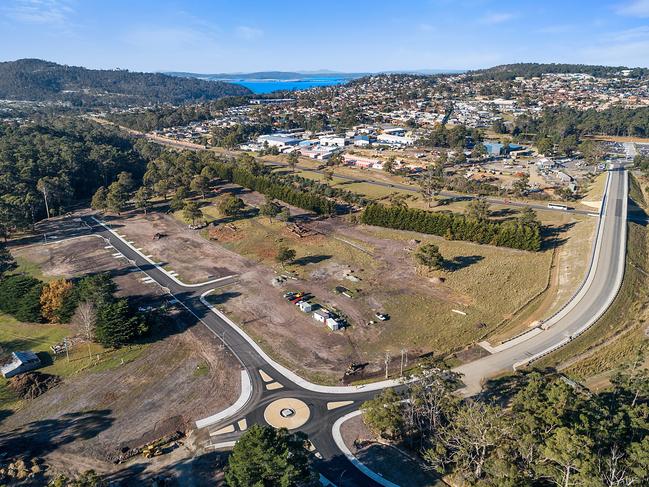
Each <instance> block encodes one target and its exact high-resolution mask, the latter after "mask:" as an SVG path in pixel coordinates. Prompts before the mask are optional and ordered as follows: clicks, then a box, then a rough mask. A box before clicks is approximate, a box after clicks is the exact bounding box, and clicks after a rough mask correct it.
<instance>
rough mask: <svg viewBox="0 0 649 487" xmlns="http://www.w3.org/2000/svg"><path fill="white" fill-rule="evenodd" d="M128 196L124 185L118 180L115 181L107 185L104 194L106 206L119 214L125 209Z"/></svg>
mask: <svg viewBox="0 0 649 487" xmlns="http://www.w3.org/2000/svg"><path fill="white" fill-rule="evenodd" d="M128 196H129V195H128V192H127V191H126V187H125V186H124V185H123V184H122V183H120V182H119V181H115V182H114V183H112V184H111V185H110V186H109V187H108V194H107V195H106V206H107V208H108V209H109V210H112V211H114V212H115V213H117V214H118V215H119V214H120V213H121V212H122V211H124V210H125V209H126V203H127V202H128Z"/></svg>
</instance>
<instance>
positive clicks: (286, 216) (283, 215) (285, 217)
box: [277, 206, 291, 222]
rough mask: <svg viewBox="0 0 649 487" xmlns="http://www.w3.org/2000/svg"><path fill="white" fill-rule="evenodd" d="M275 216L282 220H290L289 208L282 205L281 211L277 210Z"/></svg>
mask: <svg viewBox="0 0 649 487" xmlns="http://www.w3.org/2000/svg"><path fill="white" fill-rule="evenodd" d="M277 218H278V219H279V220H281V221H283V222H288V221H290V220H291V210H289V209H288V207H286V206H284V207H283V208H282V211H280V212H279V214H278V215H277Z"/></svg>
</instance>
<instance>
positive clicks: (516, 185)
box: [512, 175, 530, 196]
mask: <svg viewBox="0 0 649 487" xmlns="http://www.w3.org/2000/svg"><path fill="white" fill-rule="evenodd" d="M529 183H530V177H529V176H528V175H523V176H521V177H520V178H518V179H516V180H515V181H514V182H513V183H512V191H514V193H516V194H517V195H518V196H524V195H525V194H526V193H527V186H528V185H529Z"/></svg>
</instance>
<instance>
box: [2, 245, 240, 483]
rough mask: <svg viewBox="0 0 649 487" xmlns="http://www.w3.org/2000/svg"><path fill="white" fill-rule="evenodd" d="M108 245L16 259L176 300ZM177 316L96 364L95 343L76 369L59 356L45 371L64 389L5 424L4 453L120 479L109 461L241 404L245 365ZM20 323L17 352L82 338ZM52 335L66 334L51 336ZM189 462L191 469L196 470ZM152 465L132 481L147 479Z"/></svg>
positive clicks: (51, 249) (76, 360)
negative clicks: (105, 276) (100, 276)
mask: <svg viewBox="0 0 649 487" xmlns="http://www.w3.org/2000/svg"><path fill="white" fill-rule="evenodd" d="M104 246H105V244H104V242H103V240H101V239H98V238H94V237H86V238H82V239H75V240H70V241H64V242H60V243H56V244H52V245H48V246H43V245H33V246H29V247H22V248H12V249H11V251H12V253H14V254H15V255H17V256H19V257H20V258H21V259H22V260H24V261H25V262H30V263H31V264H32V265H34V266H37V267H38V268H39V269H40V270H41V272H42V274H43V275H44V276H52V277H66V278H71V277H75V276H81V275H85V274H88V273H92V272H103V271H110V272H111V273H112V274H113V275H114V280H115V282H116V283H117V285H118V295H120V296H127V295H128V296H137V297H138V299H140V300H141V301H142V304H145V303H147V304H155V303H159V302H161V301H164V300H167V299H168V297H167V296H166V295H164V293H163V292H162V291H161V290H160V289H159V287H158V286H157V285H155V284H144V283H142V281H141V279H142V278H143V277H145V276H144V274H142V273H141V272H130V271H129V270H128V269H127V267H126V262H125V260H124V259H116V258H114V257H113V256H112V253H113V252H114V251H113V250H111V249H105V248H104ZM171 317H172V319H171V320H170V323H169V324H168V325H166V326H164V327H162V328H160V329H156V330H152V332H151V334H150V336H148V337H146V338H145V339H143V340H142V341H141V342H140V343H137V344H135V345H134V346H132V347H125V348H123V349H121V350H119V351H117V352H112V351H106V350H103V349H101V347H99V346H97V345H93V349H92V350H93V362H92V363H90V362H89V359H88V354H87V349H86V347H85V344H80V345H79V346H78V348H74V347H73V349H72V351H71V354H70V361H69V362H68V361H66V359H65V357H59V358H57V359H56V360H54V362H53V364H52V365H50V366H48V367H45V368H43V369H42V371H43V372H47V373H53V374H57V375H61V376H62V377H63V382H62V383H61V384H60V385H58V386H56V387H55V388H53V389H51V390H50V391H48V392H47V393H45V394H43V395H41V396H39V397H37V398H36V399H34V400H32V401H30V402H22V403H19V404H18V408H17V410H15V411H13V412H12V411H7V412H6V414H7V415H6V417H4V418H0V420H1V421H2V422H1V423H0V445H1V447H0V448H1V449H2V451H3V452H7V454H8V455H12V454H15V453H27V452H29V453H31V454H32V455H35V456H39V457H44V458H46V462H47V463H49V464H50V465H52V466H53V468H55V469H58V470H62V471H69V472H72V473H74V472H75V470H84V469H87V468H95V469H97V470H98V471H101V472H104V473H110V472H116V471H120V470H123V469H124V466H120V467H117V466H115V465H113V464H112V463H110V462H109V461H108V460H110V459H112V458H114V457H115V456H116V455H117V454H118V453H119V451H120V450H121V449H122V448H132V447H138V446H141V445H142V444H144V443H146V442H148V441H152V440H155V439H157V438H159V437H161V436H163V435H165V434H168V433H170V432H173V431H176V430H182V431H185V430H189V429H191V428H192V427H193V422H194V421H195V420H197V419H200V418H202V417H205V416H207V415H210V414H214V413H215V412H216V411H219V410H222V409H224V408H225V407H227V406H229V405H230V404H232V403H233V402H234V401H235V400H236V398H237V397H238V395H239V390H240V384H239V382H240V372H239V370H240V365H239V363H238V362H237V361H236V359H235V358H234V357H233V356H232V355H231V354H230V353H229V352H228V351H227V350H226V349H224V348H223V347H222V346H220V343H219V342H218V341H217V340H216V339H215V337H214V336H213V335H212V334H211V332H209V330H207V329H206V328H205V327H203V326H202V325H200V324H197V323H196V320H195V319H194V318H193V317H192V316H190V315H189V314H188V313H185V312H183V311H181V310H172V311H171ZM0 320H2V318H1V317H0ZM8 325H9V323H8ZM10 325H11V331H12V333H13V335H12V339H13V343H14V344H15V343H16V340H18V339H20V340H23V341H22V342H21V343H23V344H24V345H25V346H31V345H33V346H34V347H36V348H35V349H36V350H39V351H45V350H48V348H49V345H51V344H53V343H55V342H56V341H58V340H59V339H60V337H61V336H65V335H68V336H72V335H74V331H73V330H72V329H70V328H69V327H68V326H67V325H30V324H20V323H16V322H12V323H10ZM32 326H34V327H35V329H34V330H33V331H34V332H37V333H39V335H38V337H36V338H37V340H35V341H32V337H31V336H30V335H31V334H32V330H30V327H32ZM49 328H51V330H53V331H56V333H50V332H49V331H45V330H46V329H49ZM2 336H4V335H2ZM16 337H18V338H16ZM50 342H52V343H50ZM34 347H32V348H34ZM200 446H201V443H200V442H196V443H192V442H188V443H186V446H183V447H182V448H181V449H178V451H175V452H174V453H173V456H169V457H168V456H163V457H160V458H159V459H156V460H154V461H152V462H153V463H154V464H155V463H156V462H157V464H162V465H163V466H164V465H165V464H166V463H169V462H172V463H173V462H179V461H180V460H181V459H183V458H184V459H187V458H191V457H192V456H193V455H194V454H195V453H196V451H197V450H199V449H200ZM183 462H184V463H183ZM183 462H181V464H182V465H184V466H183V467H182V469H181V470H183V469H184V470H185V471H186V470H187V469H193V468H194V467H192V466H191V465H190V464H186V465H185V463H186V460H185V461H183ZM150 463H151V462H149V461H147V462H145V463H144V464H143V465H140V467H138V468H136V469H135V470H133V471H131V472H130V473H129V474H128V475H127V476H133V475H135V473H137V474H138V475H140V474H144V473H145V472H147V471H148V469H150V468H151V465H149V464H150ZM161 468H162V467H161ZM165 468H167V467H166V466H165ZM174 468H176V467H174ZM172 470H173V469H172ZM211 471H213V469H211ZM120 475H121V476H125V475H126V474H125V473H124V472H122V473H121V474H120ZM147 475H148V474H147ZM208 484H209V482H208ZM134 485H137V483H136V484H134Z"/></svg>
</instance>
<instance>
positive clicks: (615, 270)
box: [455, 169, 628, 394]
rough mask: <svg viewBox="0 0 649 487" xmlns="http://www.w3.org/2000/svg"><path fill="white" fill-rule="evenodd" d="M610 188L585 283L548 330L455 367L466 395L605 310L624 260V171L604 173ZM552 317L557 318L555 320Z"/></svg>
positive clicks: (577, 330) (575, 331) (572, 333)
mask: <svg viewBox="0 0 649 487" xmlns="http://www.w3.org/2000/svg"><path fill="white" fill-rule="evenodd" d="M610 177H611V179H610V183H609V189H608V193H607V195H606V201H605V205H604V213H603V217H602V220H601V228H600V230H599V233H600V236H599V238H600V245H599V247H598V248H597V247H596V248H595V254H594V257H593V258H594V259H595V262H594V265H593V267H592V268H591V271H590V274H589V276H588V279H587V280H586V281H585V282H586V284H585V285H584V287H583V288H582V290H581V291H580V293H579V294H578V295H577V296H576V297H575V299H573V300H572V301H571V302H570V303H569V304H568V306H565V307H564V308H563V310H562V311H561V315H560V316H557V317H555V318H554V319H553V318H550V319H547V320H545V323H547V324H550V325H551V326H550V327H549V328H548V329H546V330H544V331H542V332H541V333H539V334H537V335H535V336H533V337H531V338H529V339H528V340H525V341H522V342H520V343H518V344H516V345H515V346H512V347H511V348H508V349H506V350H502V351H501V352H499V353H495V354H493V355H489V356H487V357H484V358H482V359H479V360H476V361H474V362H471V363H468V364H466V365H463V366H461V367H458V368H456V369H455V370H456V371H457V372H460V373H462V374H464V382H465V384H466V385H467V388H468V390H467V392H468V393H469V394H470V393H477V392H479V390H480V381H482V380H483V379H485V378H486V377H489V376H493V375H495V374H497V373H498V372H500V371H503V370H507V369H511V368H512V367H513V365H514V364H516V363H519V362H524V361H527V360H529V359H531V358H533V357H535V356H536V355H537V354H540V353H543V352H545V351H547V350H549V349H551V348H552V347H553V346H556V345H557V344H559V343H561V342H562V341H566V340H569V339H570V338H571V337H572V338H574V337H575V336H576V335H578V334H579V333H580V332H581V331H583V330H582V328H584V327H586V326H589V325H590V324H592V323H593V322H594V321H596V320H597V319H598V318H599V317H600V316H601V315H602V314H604V312H605V311H606V310H607V309H608V307H609V306H610V303H611V302H612V300H613V299H614V298H615V296H616V295H617V292H618V290H619V286H620V285H621V282H622V276H623V273H624V265H625V255H626V225H627V198H628V175H627V172H626V171H625V170H624V169H614V170H611V171H610ZM557 318H558V319H557Z"/></svg>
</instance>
